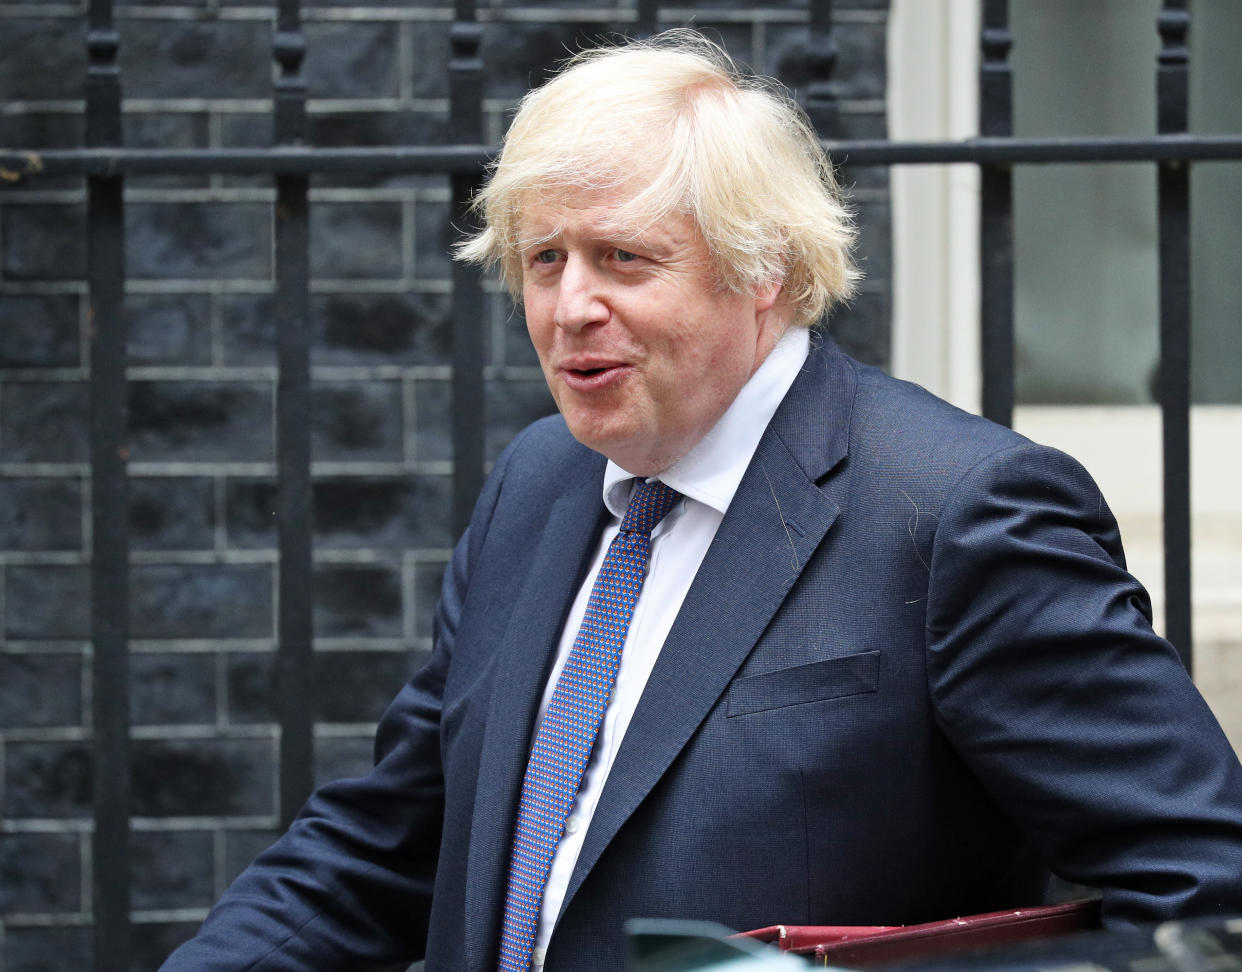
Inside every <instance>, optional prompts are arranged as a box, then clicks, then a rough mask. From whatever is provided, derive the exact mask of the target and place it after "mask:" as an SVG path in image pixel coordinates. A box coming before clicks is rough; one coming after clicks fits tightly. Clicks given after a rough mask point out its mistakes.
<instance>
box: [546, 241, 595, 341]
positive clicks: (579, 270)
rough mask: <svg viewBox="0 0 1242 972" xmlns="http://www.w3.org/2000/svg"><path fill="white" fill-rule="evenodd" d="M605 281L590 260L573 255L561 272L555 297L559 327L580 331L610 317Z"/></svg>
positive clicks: (556, 320) (566, 261)
mask: <svg viewBox="0 0 1242 972" xmlns="http://www.w3.org/2000/svg"><path fill="white" fill-rule="evenodd" d="M603 283H604V282H603V280H602V279H601V277H600V274H599V271H598V270H597V268H595V267H593V266H592V265H591V263H590V261H588V260H584V259H583V258H581V257H579V256H577V255H575V254H572V253H571V254H570V255H569V256H568V257H567V258H566V260H565V266H564V267H563V268H562V270H561V278H560V285H559V287H558V289H557V294H556V316H555V318H554V321H555V323H556V326H557V327H559V328H561V329H562V330H565V331H579V330H581V329H582V328H584V327H586V326H588V325H590V324H596V323H599V322H600V321H603V320H605V319H607V317H608V303H607V300H606V299H605V294H604V287H603Z"/></svg>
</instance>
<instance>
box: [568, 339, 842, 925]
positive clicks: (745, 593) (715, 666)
mask: <svg viewBox="0 0 1242 972" xmlns="http://www.w3.org/2000/svg"><path fill="white" fill-rule="evenodd" d="M856 386H857V377H856V374H855V372H854V369H853V367H852V365H851V364H850V363H849V361H848V360H847V359H846V358H845V357H844V356H842V355H841V354H840V353H839V352H837V351H836V349H835V346H833V345H831V343H830V342H829V343H828V344H827V345H826V346H821V347H818V348H816V349H815V350H813V352H812V354H811V355H810V357H809V358H808V359H807V363H806V365H805V366H804V369H803V373H802V374H801V375H799V377H798V379H797V380H796V381H795V382H794V384H793V386H792V387H791V388H790V390H789V393H788V394H787V395H786V396H785V400H784V402H782V404H781V407H780V408H779V409H778V410H777V412H776V414H775V415H774V416H773V418H772V421H771V423H770V424H769V426H768V429H767V430H766V431H765V433H764V435H763V438H762V439H761V440H760V443H759V447H758V449H757V450H756V451H755V456H754V458H753V459H752V461H751V463H750V466H749V467H748V468H747V471H746V475H745V476H744V477H743V479H742V482H741V485H740V486H739V488H738V491H737V494H736V495H735V496H734V498H733V502H732V503H731V505H730V507H729V511H728V513H727V515H726V516H725V518H724V520H723V521H722V522H721V524H720V529H719V530H718V531H717V533H716V537H715V539H714V540H713V541H712V545H711V547H710V548H709V549H708V552H707V556H706V557H705V558H704V560H703V564H702V566H701V567H700V568H699V572H698V574H697V576H696V577H695V580H694V583H693V584H692V585H691V588H690V591H689V592H688V594H687V595H686V600H685V602H684V603H683V605H682V608H681V611H680V613H679V614H678V617H677V621H676V622H675V623H674V625H673V628H672V630H671V631H670V632H669V635H668V638H667V640H666V641H665V643H664V646H663V648H662V649H661V651H660V657H659V659H658V661H657V662H656V665H655V668H654V669H653V671H652V673H651V677H650V679H649V680H648V682H647V686H646V688H645V689H644V691H643V695H642V698H641V699H640V701H639V704H638V708H637V710H636V711H635V713H634V717H633V719H632V720H631V721H630V725H629V728H628V730H627V731H626V734H625V738H624V740H623V741H622V744H621V749H620V751H619V752H618V754H617V759H616V762H615V763H614V764H613V767H612V770H611V771H610V773H609V776H608V782H607V783H606V785H605V787H604V792H603V794H602V796H601V798H600V802H599V805H598V807H597V808H596V811H595V815H594V817H593V818H592V821H591V826H590V829H589V830H588V832H587V836H586V840H585V842H584V844H583V848H582V852H581V854H580V855H579V857H578V862H577V865H576V867H575V869H574V874H573V877H572V878H571V880H570V884H569V889H568V892H567V894H566V897H565V903H564V905H562V912H563V911H564V908H565V907H567V906H568V904H569V902H570V901H571V900H572V899H573V897H574V895H575V893H576V892H577V890H578V888H579V887H581V885H582V882H583V881H584V879H585V878H586V876H587V874H589V872H590V870H591V868H592V867H593V866H594V865H595V862H596V861H597V860H598V859H599V856H600V855H601V854H602V853H603V851H604V849H605V848H606V847H607V846H608V844H609V842H610V841H611V840H612V839H613V837H614V836H615V835H616V833H617V831H618V830H619V829H620V828H621V826H622V825H623V824H624V823H625V821H626V820H627V819H628V818H629V816H630V814H632V813H633V812H634V810H635V808H637V806H638V805H639V803H640V802H641V801H642V800H643V799H644V797H646V795H647V794H648V793H649V792H650V791H651V789H652V787H653V786H655V785H656V783H657V782H658V781H659V779H660V777H661V776H663V775H664V773H665V771H666V770H667V769H668V767H669V766H670V765H671V764H672V762H673V760H674V759H675V758H676V757H677V754H678V753H679V752H681V750H682V748H683V747H684V746H685V745H686V743H687V742H688V741H689V739H690V738H691V736H692V735H693V734H694V732H695V730H696V729H697V728H698V726H699V724H700V723H701V722H702V721H703V720H704V719H705V718H706V717H707V714H708V712H709V711H710V710H711V708H712V707H713V706H714V705H715V704H716V702H717V700H718V699H719V698H720V696H721V694H722V693H723V692H724V691H725V689H726V688H727V687H728V685H729V682H730V681H731V680H732V678H733V676H734V674H735V673H736V672H737V670H738V668H739V667H740V666H741V664H742V662H743V661H745V659H746V657H747V655H748V654H749V653H750V651H751V649H752V648H753V647H754V645H755V643H756V642H757V641H758V639H759V637H760V636H761V635H762V634H763V631H764V629H765V628H766V627H767V625H768V623H769V621H771V619H772V616H773V615H774V614H775V613H776V611H777V610H778V608H779V607H780V605H781V603H782V602H783V601H784V599H785V597H786V596H787V595H788V593H789V591H790V589H791V588H792V587H793V585H794V582H795V581H796V580H797V579H798V576H799V574H800V573H801V571H802V568H803V567H804V566H805V564H806V563H807V561H808V559H809V558H810V557H811V555H812V553H814V551H815V549H816V547H818V546H819V543H820V541H821V540H822V539H823V538H824V536H825V534H826V533H827V532H828V529H829V528H830V527H831V526H832V523H833V521H834V520H835V519H836V517H837V515H838V512H839V509H838V507H837V505H836V503H835V502H834V501H833V500H831V499H830V498H829V497H828V496H826V495H825V494H824V493H823V492H821V490H820V489H819V488H818V486H817V481H818V480H820V479H821V478H822V477H823V476H825V475H826V474H827V473H828V472H829V471H830V470H831V469H832V468H833V467H834V466H836V465H837V464H838V463H839V462H840V461H841V460H842V459H843V458H844V457H845V454H846V448H847V443H848V437H849V423H850V413H851V410H852V408H853V401H854V394H855V390H856Z"/></svg>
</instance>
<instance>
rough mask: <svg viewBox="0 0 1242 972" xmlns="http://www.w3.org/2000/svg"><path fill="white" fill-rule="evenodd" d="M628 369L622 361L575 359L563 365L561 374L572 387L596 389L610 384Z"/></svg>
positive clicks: (576, 388)
mask: <svg viewBox="0 0 1242 972" xmlns="http://www.w3.org/2000/svg"><path fill="white" fill-rule="evenodd" d="M625 371H626V366H625V364H624V363H623V362H620V361H574V362H566V363H565V364H564V365H562V366H561V375H562V376H563V379H564V382H565V384H566V385H568V386H569V387H570V388H573V389H575V390H578V391H596V390H599V389H602V388H606V387H608V386H610V385H611V384H612V383H613V381H615V380H618V379H619V378H620V377H621V375H623V374H624V373H625Z"/></svg>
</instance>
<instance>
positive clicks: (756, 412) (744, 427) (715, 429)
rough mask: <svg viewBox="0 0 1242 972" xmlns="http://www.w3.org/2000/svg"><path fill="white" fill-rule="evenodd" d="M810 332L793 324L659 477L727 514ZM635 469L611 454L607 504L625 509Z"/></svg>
mask: <svg viewBox="0 0 1242 972" xmlns="http://www.w3.org/2000/svg"><path fill="white" fill-rule="evenodd" d="M810 340H811V339H810V332H809V331H808V330H807V329H806V328H805V327H790V328H788V329H787V330H786V331H785V333H784V334H782V335H781V338H780V340H779V341H777V342H776V345H775V346H774V347H773V348H772V350H771V351H770V352H769V353H768V356H767V358H765V359H764V361H763V363H762V364H761V365H760V366H759V368H758V370H757V371H756V372H755V373H754V374H753V375H751V376H750V380H749V381H747V382H746V384H745V385H743V386H742V390H741V391H739V392H738V393H737V397H736V398H735V399H733V404H732V405H730V406H729V407H728V409H727V410H726V411H725V413H724V415H722V416H720V419H719V421H717V422H716V424H715V425H714V426H712V428H711V431H709V432H708V433H707V435H705V436H703V438H702V440H701V441H700V442H699V444H698V445H696V446H695V447H694V448H693V449H691V450H690V451H689V452H688V453H686V454H685V455H684V456H682V457H681V458H680V459H679V460H677V462H675V463H674V464H673V465H672V466H670V467H669V468H668V469H666V470H664V472H662V473H660V474H659V475H658V476H657V477H655V478H656V479H658V480H660V481H661V482H663V483H665V484H666V485H668V486H671V487H672V488H673V489H675V490H677V492H679V493H681V494H682V495H683V496H686V497H689V498H690V499H693V500H698V501H699V502H700V503H704V504H706V505H707V506H710V507H711V508H712V509H713V510H716V511H717V512H718V513H720V514H721V515H722V516H723V515H724V514H725V513H726V512H727V511H728V509H729V504H730V503H731V502H732V501H733V494H734V493H736V492H737V488H738V486H739V484H740V483H741V482H742V476H743V475H744V474H745V473H746V467H747V466H749V465H750V459H751V456H753V455H754V454H755V449H756V448H758V446H759V440H760V438H762V437H763V430H764V429H766V428H767V427H768V422H770V421H771V420H772V416H773V415H774V414H775V412H776V409H777V407H778V406H779V405H780V403H781V400H782V399H783V398H784V397H785V393H786V392H788V391H789V386H790V385H792V384H793V382H794V379H795V378H797V377H798V372H799V371H800V370H801V369H802V364H803V362H805V361H806V356H807V354H808V352H809V351H810ZM633 479H634V477H633V475H631V474H630V473H628V472H626V471H625V470H624V469H622V468H621V467H620V466H618V465H617V464H616V463H615V462H613V461H612V460H611V459H609V460H608V464H607V466H605V468H604V505H605V506H607V507H608V511H609V512H610V513H612V515H613V516H616V517H621V516H623V515H624V514H625V504H626V503H628V502H629V499H630V491H631V489H632V486H631V484H632V482H633Z"/></svg>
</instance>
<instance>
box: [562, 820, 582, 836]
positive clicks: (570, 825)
mask: <svg viewBox="0 0 1242 972" xmlns="http://www.w3.org/2000/svg"><path fill="white" fill-rule="evenodd" d="M581 826H582V824H581V823H580V822H579V821H578V818H577V817H570V818H569V819H568V820H566V821H565V833H567V834H576V833H577V832H578V828H579V827H581Z"/></svg>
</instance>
